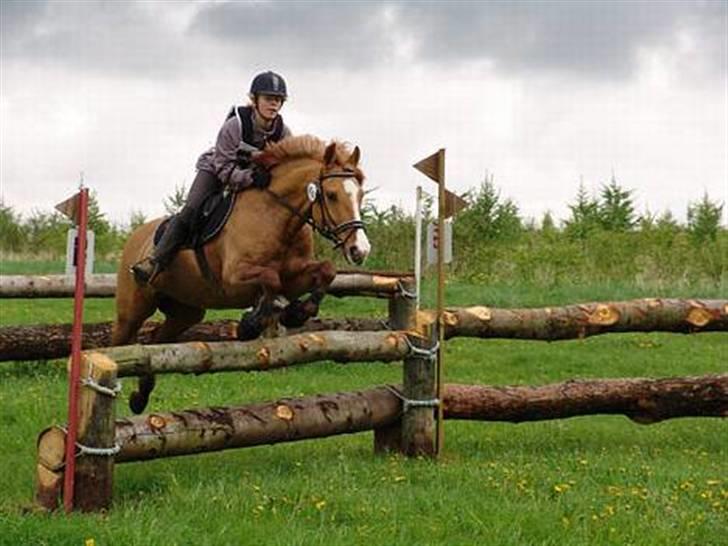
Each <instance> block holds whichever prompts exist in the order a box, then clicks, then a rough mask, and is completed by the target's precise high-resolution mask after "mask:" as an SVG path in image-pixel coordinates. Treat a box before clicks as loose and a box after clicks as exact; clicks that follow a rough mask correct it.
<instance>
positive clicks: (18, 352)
mask: <svg viewBox="0 0 728 546" xmlns="http://www.w3.org/2000/svg"><path fill="white" fill-rule="evenodd" d="M111 325H112V323H111V322H98V323H90V324H84V325H83V343H82V346H83V349H84V350H89V349H100V348H104V347H109V346H110V345H111ZM161 325H162V323H161V322H146V323H145V324H144V326H142V328H141V330H140V331H139V336H138V342H139V343H140V344H142V345H149V344H151V343H153V342H154V335H155V332H156V331H157V329H158V328H159V327H160V326H161ZM71 329H72V325H71V324H36V325H31V326H4V327H0V362H2V361H8V360H49V359H53V358H65V357H67V356H69V354H70V353H71ZM388 329H389V328H388V325H387V321H386V319H369V318H314V319H310V320H308V321H307V322H306V324H305V325H304V326H303V327H301V328H295V329H290V330H288V332H287V333H288V334H298V333H304V332H320V331H324V330H337V331H344V332H360V331H370V332H374V331H381V330H388ZM237 333H238V321H236V320H216V321H211V322H203V323H200V324H197V325H195V326H192V327H191V328H190V329H189V330H187V331H186V332H184V333H183V334H182V335H181V336H180V338H179V342H180V343H182V342H187V341H237V339H238V336H237Z"/></svg>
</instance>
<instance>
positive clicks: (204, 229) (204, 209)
mask: <svg viewBox="0 0 728 546" xmlns="http://www.w3.org/2000/svg"><path fill="white" fill-rule="evenodd" d="M237 195H238V194H237V193H235V192H227V191H221V192H214V193H211V194H210V195H208V196H207V197H206V198H205V200H204V201H203V202H202V206H201V207H200V208H199V210H198V212H197V216H196V217H195V218H193V219H192V223H191V226H190V229H189V230H188V234H187V238H186V239H185V241H183V242H182V246H180V249H192V250H194V251H195V256H196V257H197V262H198V264H199V266H200V270H201V271H202V273H203V275H204V276H205V277H208V278H211V271H210V266H209V265H208V263H207V258H206V257H205V253H204V251H203V246H204V245H205V244H206V243H208V242H209V241H212V240H213V239H214V238H215V237H217V236H218V235H219V234H220V231H222V228H223V227H225V224H226V223H227V221H228V218H230V214H231V213H232V211H233V205H235V199H236V198H237ZM172 218H174V215H173V216H170V217H169V218H166V219H165V220H164V221H163V222H162V223H161V224H159V226H158V227H157V230H156V231H155V232H154V244H155V245H157V244H158V243H159V240H160V239H161V238H162V235H164V232H165V231H166V230H167V226H168V225H169V221H170V220H172Z"/></svg>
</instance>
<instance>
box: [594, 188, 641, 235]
mask: <svg viewBox="0 0 728 546" xmlns="http://www.w3.org/2000/svg"><path fill="white" fill-rule="evenodd" d="M632 193H633V190H626V189H623V188H622V187H621V186H620V185H619V184H617V180H616V179H615V178H614V175H612V181H611V182H610V183H609V184H608V185H606V184H605V185H603V186H602V191H601V194H600V195H601V202H600V203H599V223H600V225H601V227H602V228H603V229H605V230H606V231H632V229H634V226H635V224H636V220H635V212H634V202H633V200H632Z"/></svg>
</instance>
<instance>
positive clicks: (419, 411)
mask: <svg viewBox="0 0 728 546" xmlns="http://www.w3.org/2000/svg"><path fill="white" fill-rule="evenodd" d="M422 328H423V334H422V336H418V335H416V334H408V339H409V342H410V344H411V346H412V347H413V350H412V352H411V353H410V354H409V355H407V356H406V357H405V359H404V369H403V375H404V384H403V387H402V392H401V393H400V398H402V412H403V413H402V418H401V419H400V420H399V421H397V422H396V423H393V424H392V425H389V426H388V427H384V428H379V429H375V430H374V451H375V452H392V451H396V452H400V453H403V454H405V455H408V456H418V455H426V456H434V455H436V443H435V414H436V409H437V406H436V401H435V398H436V393H437V382H436V373H435V372H436V366H435V364H436V360H435V359H436V354H437V353H436V351H435V347H436V346H437V340H438V333H437V323H436V322H433V323H430V324H426V325H423V326H422Z"/></svg>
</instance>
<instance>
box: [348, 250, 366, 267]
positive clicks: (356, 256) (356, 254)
mask: <svg viewBox="0 0 728 546" xmlns="http://www.w3.org/2000/svg"><path fill="white" fill-rule="evenodd" d="M349 255H350V256H351V259H352V261H354V262H355V263H357V264H359V263H361V261H362V258H364V256H363V255H362V253H361V250H359V247H358V246H352V247H351V248H350V249H349Z"/></svg>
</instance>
